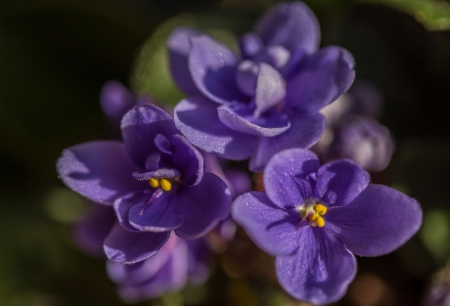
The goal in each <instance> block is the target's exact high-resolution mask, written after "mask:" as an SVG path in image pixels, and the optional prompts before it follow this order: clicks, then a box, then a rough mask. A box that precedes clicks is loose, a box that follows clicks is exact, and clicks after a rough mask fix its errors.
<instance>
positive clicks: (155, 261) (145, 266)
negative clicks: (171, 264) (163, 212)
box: [107, 234, 184, 285]
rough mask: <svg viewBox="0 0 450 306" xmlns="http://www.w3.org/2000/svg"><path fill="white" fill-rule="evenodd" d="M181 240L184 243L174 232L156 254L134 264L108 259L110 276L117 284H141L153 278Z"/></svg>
mask: <svg viewBox="0 0 450 306" xmlns="http://www.w3.org/2000/svg"><path fill="white" fill-rule="evenodd" d="M179 242H181V243H184V241H182V240H181V239H180V238H178V237H177V236H176V235H174V234H172V235H171V236H170V238H169V240H167V242H166V244H164V246H163V247H162V248H161V249H160V250H159V251H158V252H157V253H155V255H153V256H151V257H149V258H147V259H146V260H143V261H140V262H138V263H135V264H132V265H123V264H119V263H117V262H114V261H108V262H107V272H108V276H109V278H110V279H111V280H112V281H113V282H115V283H117V284H128V285H139V284H141V283H143V282H145V281H147V280H149V279H150V278H152V277H153V276H154V275H155V274H156V273H158V271H159V270H161V268H162V267H163V266H164V265H165V264H166V262H167V261H168V260H169V258H170V255H171V254H172V252H173V251H174V249H175V246H176V244H177V243H179Z"/></svg>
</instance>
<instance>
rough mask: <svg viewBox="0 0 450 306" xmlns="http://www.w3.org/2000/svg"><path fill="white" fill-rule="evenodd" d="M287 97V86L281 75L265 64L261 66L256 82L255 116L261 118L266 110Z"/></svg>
mask: <svg viewBox="0 0 450 306" xmlns="http://www.w3.org/2000/svg"><path fill="white" fill-rule="evenodd" d="M285 95H286V85H285V82H284V79H283V77H282V76H281V74H280V73H279V72H278V71H277V70H275V69H274V68H272V66H270V65H267V64H265V63H261V64H260V65H259V74H258V79H257V82H256V95H255V104H256V108H255V112H254V114H255V116H256V117H259V116H260V115H261V114H262V113H264V112H265V111H266V110H268V109H269V108H271V107H272V106H275V105H276V104H278V103H279V102H281V100H282V99H283V98H284V96H285Z"/></svg>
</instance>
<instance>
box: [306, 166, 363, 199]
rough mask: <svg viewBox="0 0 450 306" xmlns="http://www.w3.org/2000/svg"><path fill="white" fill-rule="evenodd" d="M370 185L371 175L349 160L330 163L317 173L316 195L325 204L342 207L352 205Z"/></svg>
mask: <svg viewBox="0 0 450 306" xmlns="http://www.w3.org/2000/svg"><path fill="white" fill-rule="evenodd" d="M369 183H370V175H369V173H368V172H367V171H366V170H364V169H363V168H362V167H361V166H360V165H359V164H357V163H355V162H354V161H351V160H349V159H340V160H335V161H332V162H329V163H327V164H325V165H323V166H322V167H320V169H319V171H318V172H317V186H316V190H315V195H316V197H317V198H319V199H323V200H325V204H327V205H331V206H341V205H346V204H348V203H350V202H351V201H352V200H353V199H354V198H356V197H357V196H358V195H359V194H360V193H361V192H362V191H363V190H364V189H365V188H366V187H367V186H368V185H369Z"/></svg>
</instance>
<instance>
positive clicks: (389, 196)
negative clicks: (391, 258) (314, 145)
mask: <svg viewBox="0 0 450 306" xmlns="http://www.w3.org/2000/svg"><path fill="white" fill-rule="evenodd" d="M264 185H265V188H266V192H265V193H263V192H249V193H246V194H244V195H242V196H240V197H238V198H237V199H236V200H235V202H234V203H233V205H234V206H233V208H232V216H233V218H234V219H235V220H236V222H237V223H238V224H240V225H242V226H243V227H244V228H245V230H246V231H247V233H248V235H249V236H250V237H251V238H252V240H253V241H254V242H255V243H256V244H257V245H258V246H259V247H260V248H261V249H262V250H263V251H265V252H267V253H269V254H271V255H274V256H276V272H277V276H278V280H279V282H280V284H281V286H282V287H283V288H284V289H285V290H286V291H287V292H288V293H289V294H291V295H292V296H293V297H295V298H297V299H299V300H304V301H308V302H311V303H313V304H327V303H331V302H334V301H336V300H338V299H340V298H341V297H342V296H343V295H344V293H345V292H346V290H347V286H348V285H349V283H350V282H351V281H352V280H353V278H354V276H355V273H356V260H355V257H354V255H353V254H357V255H361V256H379V255H383V254H386V253H389V252H392V251H393V250H395V249H396V248H398V247H399V246H401V245H402V244H404V243H405V242H406V241H407V240H408V239H409V238H410V237H411V236H412V235H413V234H414V233H416V232H417V230H418V229H419V227H420V225H421V221H422V211H421V209H420V206H419V204H418V203H417V201H416V200H414V199H412V198H410V197H408V196H406V195H404V194H402V193H400V192H399V191H396V190H394V189H391V188H389V187H386V186H381V185H373V184H370V185H369V174H368V173H367V172H366V171H365V170H364V169H362V168H361V166H360V165H358V164H356V163H355V162H352V161H350V160H346V159H342V160H336V161H333V162H330V163H327V164H325V165H323V166H320V164H319V161H318V159H317V157H316V156H315V155H314V153H312V152H310V151H307V150H302V149H289V150H285V151H283V152H280V153H278V154H276V155H275V156H274V157H273V158H272V159H271V160H270V161H269V163H268V164H267V166H266V168H265V171H264Z"/></svg>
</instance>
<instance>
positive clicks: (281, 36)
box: [255, 2, 320, 53]
mask: <svg viewBox="0 0 450 306" xmlns="http://www.w3.org/2000/svg"><path fill="white" fill-rule="evenodd" d="M255 32H256V34H258V35H259V36H260V37H261V39H262V41H263V42H264V44H265V45H266V46H277V45H281V46H283V47H286V48H287V49H288V50H289V51H291V53H292V52H295V51H297V50H299V49H301V50H305V51H306V52H308V53H313V52H315V51H316V50H317V48H318V47H319V43H320V28H319V22H318V21H317V19H316V16H314V13H313V12H312V11H311V10H310V9H309V8H308V7H307V6H306V4H304V3H302V2H291V3H280V4H278V5H276V6H274V7H273V8H271V9H270V10H269V11H268V12H267V13H266V14H265V15H264V16H263V17H262V18H261V19H260V20H259V22H258V23H257V24H256V27H255Z"/></svg>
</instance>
